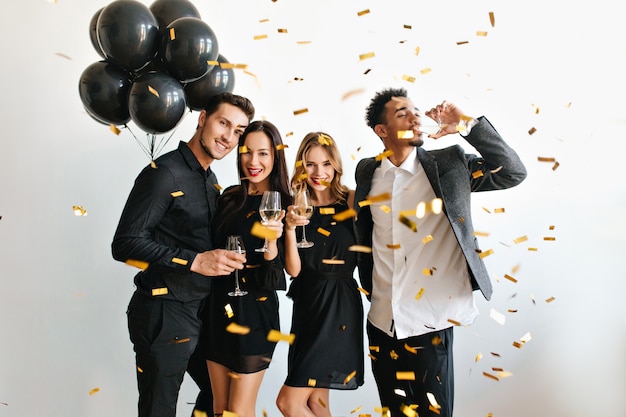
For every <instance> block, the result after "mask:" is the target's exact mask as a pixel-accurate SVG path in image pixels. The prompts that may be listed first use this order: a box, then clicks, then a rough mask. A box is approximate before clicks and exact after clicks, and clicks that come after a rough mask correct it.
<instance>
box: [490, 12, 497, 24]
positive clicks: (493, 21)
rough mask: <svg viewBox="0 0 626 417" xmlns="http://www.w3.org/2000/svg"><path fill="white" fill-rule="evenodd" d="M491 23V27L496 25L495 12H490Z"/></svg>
mask: <svg viewBox="0 0 626 417" xmlns="http://www.w3.org/2000/svg"><path fill="white" fill-rule="evenodd" d="M489 23H491V27H494V26H495V25H496V17H495V15H494V14H493V12H489Z"/></svg>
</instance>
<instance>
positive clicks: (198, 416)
mask: <svg viewBox="0 0 626 417" xmlns="http://www.w3.org/2000/svg"><path fill="white" fill-rule="evenodd" d="M193 417H208V414H207V413H206V411H200V410H193Z"/></svg>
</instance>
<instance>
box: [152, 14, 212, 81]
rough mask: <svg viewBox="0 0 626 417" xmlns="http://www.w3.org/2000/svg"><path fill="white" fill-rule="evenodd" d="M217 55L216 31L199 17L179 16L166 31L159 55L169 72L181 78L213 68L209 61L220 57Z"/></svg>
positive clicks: (201, 73) (200, 74)
mask: <svg viewBox="0 0 626 417" xmlns="http://www.w3.org/2000/svg"><path fill="white" fill-rule="evenodd" d="M172 34H173V39H172ZM218 55H219V51H218V44H217V37H216V36H215V32H213V29H211V27H210V26H209V25H208V24H206V23H205V22H203V21H202V20H200V19H198V18H195V17H181V18H178V19H176V20H174V21H173V22H172V23H170V24H169V25H168V26H167V30H166V31H165V33H164V34H163V40H162V41H161V53H160V56H161V58H162V59H163V61H164V62H165V66H166V68H167V70H168V72H169V73H170V74H171V75H172V76H173V77H175V78H177V79H178V80H180V81H181V82H190V81H194V80H197V79H198V78H200V77H202V76H204V75H205V74H206V73H208V72H209V70H210V69H211V68H213V65H211V64H209V61H215V60H217V57H218Z"/></svg>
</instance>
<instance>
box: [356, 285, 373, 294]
mask: <svg viewBox="0 0 626 417" xmlns="http://www.w3.org/2000/svg"><path fill="white" fill-rule="evenodd" d="M357 290H359V291H361V292H362V293H363V294H365V296H368V295H370V293H369V291H367V290H366V289H365V288H361V287H357Z"/></svg>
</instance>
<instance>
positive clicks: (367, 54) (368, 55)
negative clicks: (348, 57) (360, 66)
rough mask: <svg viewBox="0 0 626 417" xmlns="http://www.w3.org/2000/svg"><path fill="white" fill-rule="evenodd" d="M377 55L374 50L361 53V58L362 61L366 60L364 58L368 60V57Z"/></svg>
mask: <svg viewBox="0 0 626 417" xmlns="http://www.w3.org/2000/svg"><path fill="white" fill-rule="evenodd" d="M375 55H376V54H375V53H374V52H368V53H366V54H361V55H359V60H360V61H364V60H366V59H368V58H374V56H375Z"/></svg>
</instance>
